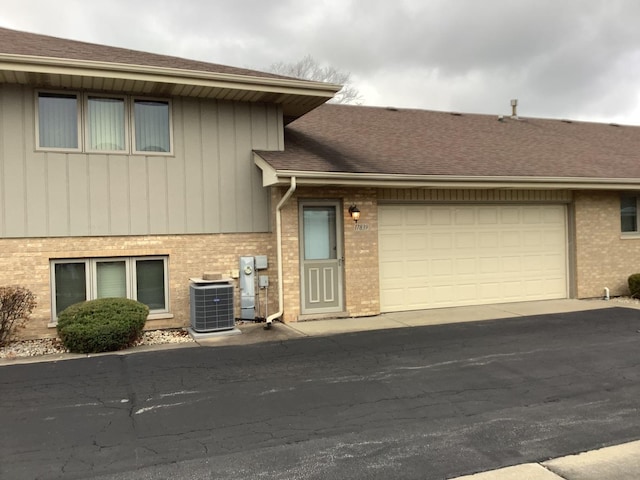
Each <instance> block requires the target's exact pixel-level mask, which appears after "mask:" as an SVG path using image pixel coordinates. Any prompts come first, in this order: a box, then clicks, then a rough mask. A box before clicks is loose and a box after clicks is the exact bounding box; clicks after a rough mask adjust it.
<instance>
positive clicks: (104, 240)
mask: <svg viewBox="0 0 640 480" xmlns="http://www.w3.org/2000/svg"><path fill="white" fill-rule="evenodd" d="M0 252H2V253H1V257H0V263H1V265H2V268H0V285H16V284H18V285H22V286H25V287H27V288H29V289H30V290H32V291H33V292H34V293H35V294H36V295H37V300H38V306H37V308H36V310H35V311H34V313H33V315H32V318H31V320H30V321H29V323H28V326H27V328H26V329H25V330H23V331H21V332H20V336H21V337H22V338H34V337H45V336H55V335H56V331H55V328H50V327H48V325H49V324H50V323H51V311H50V308H51V301H50V298H51V297H50V295H51V291H50V260H51V259H61V258H92V257H110V256H113V257H118V256H144V255H168V256H169V302H170V313H171V314H173V318H171V319H163V320H149V321H148V322H147V327H148V328H160V327H181V326H186V325H188V324H189V278H191V277H201V276H202V273H203V272H205V271H215V272H221V273H223V274H224V275H230V273H231V270H233V269H238V259H239V257H240V256H243V255H267V256H268V259H269V269H268V270H267V271H266V272H263V271H261V272H260V273H261V274H266V275H269V277H270V280H271V281H272V282H273V284H275V283H276V282H275V280H276V263H275V261H276V258H275V253H276V252H275V236H274V235H273V234H271V233H260V234H256V233H250V234H216V235H162V236H127V237H69V238H30V239H24V238H19V239H0ZM235 283H236V287H237V282H235ZM239 297H240V296H239V292H238V290H236V295H235V300H236V315H237V316H239ZM269 297H270V299H269V300H270V305H269V311H275V310H274V309H275V306H276V304H277V289H273V288H270V289H269ZM262 302H264V299H262ZM263 305H264V304H263ZM262 308H264V306H263V307H262Z"/></svg>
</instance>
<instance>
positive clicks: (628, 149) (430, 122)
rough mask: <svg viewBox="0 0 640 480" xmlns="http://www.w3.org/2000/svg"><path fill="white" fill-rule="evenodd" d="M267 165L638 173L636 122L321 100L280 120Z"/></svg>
mask: <svg viewBox="0 0 640 480" xmlns="http://www.w3.org/2000/svg"><path fill="white" fill-rule="evenodd" d="M258 154H259V155H260V156H261V157H262V158H263V159H265V160H266V161H267V163H269V164H270V165H271V166H272V167H273V168H274V169H275V170H278V171H283V170H292V171H310V172H340V173H370V174H383V175H393V174H397V175H444V176H460V177H463V176H471V177H474V176H478V177H584V178H624V179H629V178H635V179H639V178H640V127H630V126H614V125H607V124H598V123H587V122H568V121H563V120H546V119H532V118H521V119H519V120H516V119H512V118H510V117H505V118H504V120H503V121H499V120H498V116H496V115H476V114H462V115H460V114H452V113H447V112H435V111H426V110H409V109H399V110H398V109H388V108H378V107H360V106H345V105H323V106H321V107H318V108H317V109H315V110H313V111H311V112H310V113H308V114H306V115H305V116H303V117H301V118H299V119H298V120H296V121H295V122H293V123H291V124H290V125H288V126H287V127H286V129H285V151H284V152H258Z"/></svg>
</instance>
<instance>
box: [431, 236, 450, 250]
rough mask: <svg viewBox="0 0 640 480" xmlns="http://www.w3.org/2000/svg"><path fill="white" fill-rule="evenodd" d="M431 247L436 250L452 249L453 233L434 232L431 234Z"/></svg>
mask: <svg viewBox="0 0 640 480" xmlns="http://www.w3.org/2000/svg"><path fill="white" fill-rule="evenodd" d="M430 240H431V248H432V249H434V250H450V249H451V247H452V246H453V234H451V233H432V234H431V235H430Z"/></svg>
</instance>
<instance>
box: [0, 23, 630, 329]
mask: <svg viewBox="0 0 640 480" xmlns="http://www.w3.org/2000/svg"><path fill="white" fill-rule="evenodd" d="M339 88H340V86H337V85H329V84H324V83H318V82H310V81H303V80H296V79H291V78H285V77H280V76H277V75H272V74H267V73H262V72H256V71H251V70H246V69H239V68H232V67H226V66H221V65H215V64H209V63H203V62H197V61H191V60H185V59H180V58H175V57H168V56H163V55H155V54H150V53H144V52H137V51H130V50H125V49H120V48H113V47H107V46H101V45H93V44H87V43H82V42H75V41H70V40H64V39H58V38H52V37H46V36H42V35H35V34H30V33H24V32H16V31H13V30H7V29H0V267H1V268H0V285H6V284H16V283H17V284H21V285H24V286H26V287H28V288H30V289H31V290H32V291H33V292H34V293H35V294H36V295H37V296H38V300H39V305H38V308H37V311H36V312H34V315H33V318H32V321H31V322H30V324H29V327H28V330H27V331H25V332H24V335H25V336H27V337H28V336H46V335H55V329H54V328H53V327H55V323H56V318H57V314H58V313H59V312H60V311H61V310H62V309H64V308H65V307H66V306H67V305H69V304H71V303H74V302H76V301H81V300H84V299H89V298H97V297H103V296H127V297H130V298H135V299H138V300H140V301H142V302H144V303H146V304H147V305H149V306H150V309H151V314H150V316H149V320H148V322H147V326H148V327H149V328H158V327H171V326H185V325H188V324H189V321H190V319H189V315H190V312H189V279H190V278H192V277H198V276H201V275H202V273H203V272H204V271H218V272H222V273H223V274H224V275H225V276H231V277H236V280H234V281H236V282H237V277H238V261H239V257H241V256H246V255H249V256H253V255H266V256H267V258H268V259H269V261H268V269H267V270H265V271H264V272H263V273H264V275H265V276H267V277H268V278H269V280H270V285H271V288H269V290H268V292H269V293H268V312H269V313H270V315H269V321H271V320H273V319H275V318H282V319H283V320H284V321H287V322H290V321H298V320H304V319H313V318H319V317H348V316H365V315H376V314H379V313H380V312H391V311H401V310H415V309H428V308H438V307H445V306H453V305H478V304H487V303H502V302H510V301H526V300H541V299H556V298H590V297H601V296H602V295H603V294H604V289H605V288H608V289H609V291H610V293H611V294H612V295H620V294H625V293H627V287H626V279H627V277H628V275H630V274H631V273H636V272H637V271H640V265H638V266H636V260H637V259H639V258H640V235H639V234H638V221H637V211H638V208H637V201H638V193H637V192H638V191H640V162H638V161H637V155H638V153H637V152H639V151H640V128H638V127H629V126H621V125H606V124H595V123H587V122H572V121H566V120H544V119H532V118H519V117H517V116H515V115H513V116H491V115H471V114H460V113H449V112H434V111H425V110H411V109H395V108H379V107H359V106H358V107H356V106H344V105H332V104H325V102H327V101H328V100H329V99H331V97H332V96H333V95H334V94H335V93H336V92H337V91H338V90H339ZM356 211H357V212H359V218H358V217H356V216H355V215H352V214H353V213H354V212H356ZM356 220H357V221H356ZM236 287H237V283H236ZM274 287H275V288H274ZM239 310H240V303H239V295H236V312H238V313H239Z"/></svg>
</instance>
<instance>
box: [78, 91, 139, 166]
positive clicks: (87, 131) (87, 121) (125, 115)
mask: <svg viewBox="0 0 640 480" xmlns="http://www.w3.org/2000/svg"><path fill="white" fill-rule="evenodd" d="M83 97H84V98H83V111H84V115H83V117H84V118H83V122H82V123H83V127H84V145H85V148H84V151H85V152H86V153H102V154H106V155H109V154H116V155H126V154H128V153H130V151H131V148H130V144H131V141H130V137H131V133H130V127H129V107H128V101H127V97H126V95H109V94H102V93H85V94H84V96H83ZM92 98H105V99H117V100H122V106H123V112H122V121H123V122H124V126H123V128H124V149H122V150H101V149H96V148H91V117H90V110H89V100H90V99H92Z"/></svg>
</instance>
